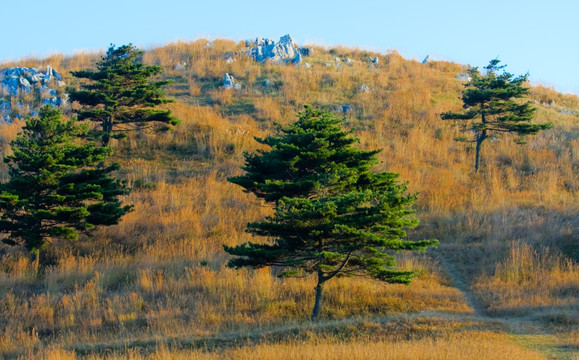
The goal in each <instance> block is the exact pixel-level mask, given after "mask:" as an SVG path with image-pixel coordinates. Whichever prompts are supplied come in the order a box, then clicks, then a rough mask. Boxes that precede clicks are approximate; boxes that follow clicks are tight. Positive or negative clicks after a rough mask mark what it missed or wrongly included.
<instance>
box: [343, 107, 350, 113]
mask: <svg viewBox="0 0 579 360" xmlns="http://www.w3.org/2000/svg"><path fill="white" fill-rule="evenodd" d="M351 111H352V107H351V106H350V105H343V106H342V112H343V113H349V112H351Z"/></svg>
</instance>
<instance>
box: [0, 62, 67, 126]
mask: <svg viewBox="0 0 579 360" xmlns="http://www.w3.org/2000/svg"><path fill="white" fill-rule="evenodd" d="M64 85H65V83H64V82H63V81H62V75H61V74H60V73H58V71H56V70H55V69H53V68H52V67H51V66H50V65H47V66H46V67H45V68H44V69H43V68H42V67H40V68H36V69H35V68H27V67H16V68H8V69H4V70H2V71H0V94H1V101H0V122H5V123H11V122H12V121H13V120H14V119H15V118H17V119H22V118H24V117H26V116H29V115H30V116H35V115H37V113H38V109H39V108H40V107H42V106H45V105H51V106H64V105H66V104H67V102H68V95H67V94H65V93H64V92H63V91H62V90H61V89H63V87H64ZM25 104H26V105H25Z"/></svg>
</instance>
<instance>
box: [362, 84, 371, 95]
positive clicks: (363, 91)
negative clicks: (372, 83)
mask: <svg viewBox="0 0 579 360" xmlns="http://www.w3.org/2000/svg"><path fill="white" fill-rule="evenodd" d="M359 91H360V92H361V93H366V92H368V91H370V89H369V88H368V86H366V85H362V86H360V90H359Z"/></svg>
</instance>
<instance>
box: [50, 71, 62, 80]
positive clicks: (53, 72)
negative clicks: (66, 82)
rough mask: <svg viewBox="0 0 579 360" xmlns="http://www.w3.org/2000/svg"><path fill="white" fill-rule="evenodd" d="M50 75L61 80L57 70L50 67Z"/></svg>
mask: <svg viewBox="0 0 579 360" xmlns="http://www.w3.org/2000/svg"><path fill="white" fill-rule="evenodd" d="M52 76H54V78H55V79H56V80H58V81H62V76H61V75H60V74H59V73H58V71H56V70H54V69H52Z"/></svg>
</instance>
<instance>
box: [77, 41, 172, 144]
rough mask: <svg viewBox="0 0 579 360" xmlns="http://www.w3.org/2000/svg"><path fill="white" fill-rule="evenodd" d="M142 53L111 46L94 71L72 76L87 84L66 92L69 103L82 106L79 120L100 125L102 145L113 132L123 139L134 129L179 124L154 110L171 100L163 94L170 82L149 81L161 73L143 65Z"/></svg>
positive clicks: (130, 48)
mask: <svg viewBox="0 0 579 360" xmlns="http://www.w3.org/2000/svg"><path fill="white" fill-rule="evenodd" d="M142 53H143V51H141V50H138V49H137V48H136V47H134V46H133V45H131V44H128V45H123V46H119V47H117V48H115V47H114V45H111V47H109V49H108V51H107V52H106V54H105V56H104V57H103V58H102V59H101V61H100V62H99V63H98V64H97V70H96V71H91V70H84V71H73V72H72V75H73V76H74V77H77V78H79V79H86V80H89V81H88V82H87V83H83V84H82V86H81V90H76V89H69V93H70V98H71V100H73V101H77V102H79V103H80V104H81V105H82V109H81V110H80V111H79V113H78V118H79V120H84V119H88V120H91V121H94V122H97V123H99V124H100V126H101V129H102V132H101V133H100V136H101V137H102V139H103V143H104V144H107V143H108V141H109V139H110V137H111V135H112V134H113V132H114V133H116V134H115V136H117V137H122V136H124V134H125V133H124V131H127V130H129V129H130V128H131V127H135V126H136V127H143V126H146V125H151V124H153V123H161V124H168V125H176V124H178V123H179V120H178V119H177V118H175V117H173V116H172V115H171V111H170V110H166V109H155V107H156V106H158V105H162V104H165V103H169V102H173V101H174V100H172V99H169V98H167V97H166V95H165V92H164V90H163V86H164V85H167V84H169V81H151V78H152V77H154V76H156V75H158V74H160V73H161V72H162V69H161V67H160V66H158V65H145V64H143V63H142V62H141V60H140V57H141V55H142Z"/></svg>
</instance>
